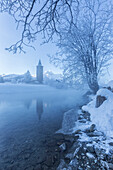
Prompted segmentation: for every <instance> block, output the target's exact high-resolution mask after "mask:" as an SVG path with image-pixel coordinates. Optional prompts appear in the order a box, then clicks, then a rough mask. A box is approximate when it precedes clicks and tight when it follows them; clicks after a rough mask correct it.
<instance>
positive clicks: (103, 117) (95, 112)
mask: <svg viewBox="0 0 113 170" xmlns="http://www.w3.org/2000/svg"><path fill="white" fill-rule="evenodd" d="M97 96H104V97H105V101H104V102H103V103H102V104H101V105H100V106H99V107H96V100H97ZM82 109H83V110H84V111H86V112H89V113H90V114H91V121H92V123H94V124H96V126H97V129H98V130H99V131H102V132H104V133H105V135H106V136H107V137H113V93H112V92H111V91H110V90H108V89H105V88H104V89H100V90H99V91H98V92H97V94H96V96H95V97H94V98H93V100H92V101H91V102H90V103H89V104H88V105H86V106H83V107H82Z"/></svg>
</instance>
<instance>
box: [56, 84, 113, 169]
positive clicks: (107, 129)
mask: <svg viewBox="0 0 113 170" xmlns="http://www.w3.org/2000/svg"><path fill="white" fill-rule="evenodd" d="M89 97H90V100H91V102H89V103H88V104H87V105H85V106H83V107H82V108H80V109H79V110H78V116H76V118H75V117H74V115H75V114H74V113H75V112H76V111H75V110H70V111H68V112H66V113H65V114H64V120H63V123H62V129H61V130H59V131H58V133H63V134H66V133H67V134H68V135H72V136H73V144H72V147H71V148H69V149H68V146H66V145H65V143H63V144H62V145H61V146H60V147H62V148H63V150H64V152H65V151H66V150H67V151H66V154H65V156H64V158H63V159H62V160H61V163H60V165H59V166H58V168H57V169H58V170H60V169H63V168H65V169H68V170H73V169H74V170H75V169H77V170H79V169H80V170H81V169H85V170H90V169H92V170H93V169H94V170H98V169H107V170H111V169H113V91H112V86H110V87H107V88H103V89H100V90H99V91H98V92H97V94H96V95H95V96H89ZM69 115H70V116H69ZM74 121H75V122H74ZM70 124H71V125H70ZM73 125H74V128H72V127H71V126H73ZM69 128H70V129H69ZM75 137H76V138H75Z"/></svg>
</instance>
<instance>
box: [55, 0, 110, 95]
mask: <svg viewBox="0 0 113 170" xmlns="http://www.w3.org/2000/svg"><path fill="white" fill-rule="evenodd" d="M111 2H112V1H109V0H108V1H105V0H83V1H81V3H80V5H79V14H78V18H77V21H76V22H75V23H74V22H73V25H72V27H71V30H70V32H69V33H68V34H67V32H65V31H62V37H60V40H59V42H58V43H57V46H58V47H59V49H60V51H59V53H58V54H57V56H55V58H52V60H54V62H57V60H58V61H60V62H62V63H63V67H64V73H65V74H66V75H67V76H71V77H73V76H74V77H76V76H79V77H80V78H81V77H82V78H83V77H85V78H86V80H87V83H88V85H89V87H90V89H92V90H93V92H94V93H95V92H96V91H97V90H98V88H99V85H98V76H99V74H100V73H101V72H102V71H103V69H104V68H105V67H107V64H108V61H109V60H110V59H111V57H112V55H113V22H112V21H113V6H112V3H111ZM78 73H79V74H78Z"/></svg>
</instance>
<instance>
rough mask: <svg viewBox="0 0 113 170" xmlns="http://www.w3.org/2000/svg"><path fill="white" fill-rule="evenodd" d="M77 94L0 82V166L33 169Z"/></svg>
mask: <svg viewBox="0 0 113 170" xmlns="http://www.w3.org/2000/svg"><path fill="white" fill-rule="evenodd" d="M80 97H81V96H80V95H79V94H78V93H77V91H74V90H55V89H53V88H48V87H46V86H43V87H40V86H39V87H36V86H30V87H29V86H24V87H23V86H16V85H13V86H0V170H1V169H5V170H10V169H15V168H16V169H32V168H29V167H32V166H33V167H35V165H37V164H38V161H39V160H40V159H42V161H43V159H44V158H43V157H44V156H45V155H46V150H47V141H49V140H50V139H52V136H53V135H54V133H55V132H56V131H57V130H58V129H60V128H61V124H62V119H63V113H64V112H65V111H66V110H68V109H69V108H72V107H74V106H75V105H76V103H77V102H78V101H77V100H78V99H79V98H80ZM40 162H41V160H40ZM16 169H15V170H16Z"/></svg>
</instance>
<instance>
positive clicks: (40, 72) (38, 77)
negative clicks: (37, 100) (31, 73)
mask: <svg viewBox="0 0 113 170" xmlns="http://www.w3.org/2000/svg"><path fill="white" fill-rule="evenodd" d="M36 80H37V81H38V82H39V83H40V84H42V83H43V66H42V63H41V60H39V63H38V65H37V66H36Z"/></svg>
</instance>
